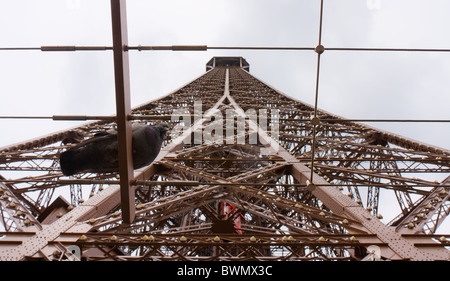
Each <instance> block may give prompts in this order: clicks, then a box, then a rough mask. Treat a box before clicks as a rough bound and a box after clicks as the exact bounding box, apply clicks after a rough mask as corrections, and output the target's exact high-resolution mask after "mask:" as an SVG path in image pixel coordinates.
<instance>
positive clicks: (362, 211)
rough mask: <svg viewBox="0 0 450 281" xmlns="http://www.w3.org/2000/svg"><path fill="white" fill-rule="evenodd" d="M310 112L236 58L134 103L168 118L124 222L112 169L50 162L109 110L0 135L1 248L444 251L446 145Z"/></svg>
mask: <svg viewBox="0 0 450 281" xmlns="http://www.w3.org/2000/svg"><path fill="white" fill-rule="evenodd" d="M199 101H201V108H200V110H199V108H198V102H199ZM180 109H182V110H180ZM218 113H221V114H218ZM263 113H269V114H267V115H266V114H263ZM312 115H314V108H313V107H312V106H309V105H307V104H304V103H302V102H301V101H297V100H295V99H292V98H290V97H288V96H286V95H284V94H282V93H280V92H278V91H277V90H275V89H273V88H271V87H270V86H268V85H266V84H265V83H264V82H262V81H260V80H258V79H257V78H255V77H253V76H252V75H251V74H250V73H249V72H247V71H246V70H244V69H243V68H240V67H237V66H228V67H227V66H215V67H213V68H212V69H210V70H208V71H207V72H206V73H205V74H204V75H202V76H201V77H199V78H198V79H196V80H194V81H193V82H191V83H189V84H187V85H185V86H184V87H182V88H180V89H179V90H177V91H175V92H173V93H171V94H169V95H167V96H164V97H162V98H160V99H157V100H155V101H152V102H150V103H148V104H146V105H143V106H140V107H139V108H135V109H134V110H133V111H132V119H133V120H134V121H133V122H148V123H157V122H160V120H164V122H167V123H168V124H169V125H170V127H171V128H172V132H171V134H169V135H168V137H167V139H166V141H165V143H164V146H163V148H162V151H161V153H160V155H159V156H158V158H157V159H156V161H155V162H154V163H152V164H151V165H150V166H148V167H146V168H142V169H140V170H137V171H135V181H134V183H133V184H134V186H133V188H135V205H136V217H135V220H134V221H133V223H131V224H125V223H123V221H122V218H121V215H120V214H121V205H120V196H119V189H120V188H119V186H118V177H119V176H118V174H114V173H105V174H91V173H85V174H79V175H77V176H72V177H65V176H63V175H62V173H61V172H60V170H59V163H58V159H59V153H60V152H62V151H63V150H65V149H67V148H68V147H70V146H71V145H73V144H74V143H78V142H80V141H82V140H83V139H86V138H89V137H90V136H92V135H94V134H95V133H98V132H99V131H103V130H107V129H110V128H114V127H115V122H114V121H112V120H104V121H97V122H92V123H88V124H86V125H84V126H81V127H77V128H74V129H71V130H67V131H63V132H59V133H56V134H53V135H50V136H46V137H42V138H38V139H35V140H31V141H29V142H25V143H22V144H18V145H13V146H10V147H6V148H3V149H2V150H1V151H0V170H1V174H2V179H1V183H0V188H1V189H0V196H1V197H0V218H1V222H2V225H3V232H2V233H1V238H0V241H1V242H2V243H1V244H0V259H2V260H24V259H48V260H63V259H74V258H75V259H76V257H74V256H73V255H72V254H71V252H70V251H69V250H68V249H70V247H71V246H76V247H79V249H81V259H82V260H363V259H371V258H373V257H374V253H371V252H368V251H367V249H368V248H370V247H377V249H379V250H380V251H379V254H380V255H379V256H380V258H381V259H386V260H448V259H449V258H450V254H449V253H450V252H449V251H448V249H447V247H448V246H449V244H447V238H448V237H449V236H448V235H436V234H435V233H436V230H437V228H438V227H439V225H440V224H441V223H442V222H443V221H444V219H445V218H446V217H447V215H448V214H449V212H450V204H449V196H450V195H449V194H450V193H449V186H448V181H449V180H448V176H449V168H450V164H449V163H450V162H449V157H450V156H449V155H450V152H449V151H446V150H444V149H440V148H437V147H433V146H430V145H426V144H421V143H418V142H416V141H412V140H408V139H406V138H403V137H401V136H397V135H394V134H391V133H387V132H384V131H380V130H377V129H375V128H371V127H368V126H366V125H362V124H358V123H355V122H351V121H348V120H345V119H343V118H341V117H338V116H334V115H332V114H330V113H327V112H323V111H320V110H319V111H318V112H317V117H318V119H319V122H316V121H317V120H313V119H312V118H311V116H312ZM217 116H222V117H223V119H220V118H217ZM175 117H177V118H175ZM239 118H240V119H239ZM156 120H158V121H156ZM242 120H244V122H240V121H242ZM261 121H265V122H261ZM230 126H231V128H232V130H231V132H232V133H231V134H227V132H230V131H229V128H230ZM180 128H182V130H180ZM205 136H209V138H207V137H205ZM211 139H213V141H211ZM383 216H385V217H384V218H383ZM370 249H373V248H370ZM377 254H378V253H377ZM377 257H378V256H377Z"/></svg>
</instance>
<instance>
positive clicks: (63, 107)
mask: <svg viewBox="0 0 450 281" xmlns="http://www.w3.org/2000/svg"><path fill="white" fill-rule="evenodd" d="M319 7H320V1H319V0H271V1H269V0H203V1H200V0H178V1H174V0H164V1H162V0H161V1H148V0H129V1H127V10H128V33H129V45H134V46H136V45H154V46H157V45H177V44H193V45H208V46H264V47H270V46H281V47H315V46H316V45H317V43H318V23H319ZM448 11H450V1H448V0H427V1H423V0H420V1H418V0H325V1H324V14H323V19H324V20H323V38H322V43H323V45H324V46H325V47H386V48H391V47H392V48H448V49H450V36H448V29H449V27H450V17H449V16H448ZM0 34H1V40H0V47H40V46H46V45H77V46H111V45H112V43H111V42H112V34H111V16H110V1H109V0H69V1H66V0H40V1H36V0H28V1H26V0H14V1H10V0H0ZM213 56H243V57H245V58H246V59H247V61H248V62H249V63H250V72H251V73H252V74H253V75H255V76H256V77H258V78H260V79H262V80H263V81H265V82H266V83H268V84H269V85H271V86H273V87H274V88H275V89H278V90H280V91H282V92H283V93H285V94H287V95H289V96H291V97H294V98H296V99H299V100H302V101H304V102H306V103H309V104H313V102H314V90H315V71H316V60H317V59H316V54H315V53H314V52H313V51H239V50H234V51H219V50H217V51H207V52H172V51H153V52H150V51H145V52H138V51H132V52H130V69H131V70H130V71H131V73H130V74H131V90H132V92H131V98H132V103H133V106H137V105H139V104H142V103H144V102H147V101H150V100H153V99H156V98H158V97H161V96H162V95H165V94H167V93H169V92H171V91H172V90H175V89H177V88H179V87H180V86H182V85H184V84H186V83H187V82H189V81H191V80H193V79H195V78H197V77H198V76H200V75H201V74H203V73H204V72H205V64H206V62H207V61H208V60H209V59H210V58H211V57H213ZM449 76H450V53H416V52H403V53H398V52H395V53H394V52H337V51H326V52H325V53H324V54H323V55H322V59H321V75H320V87H319V104H318V106H319V108H320V109H324V110H326V111H328V112H332V113H335V114H337V115H340V116H342V117H346V118H381V119H386V118H390V119H450V110H449V107H450V87H449V86H450V85H449V84H450V79H449ZM0 82H1V83H0V95H1V100H0V115H2V116H5V115H39V116H51V115H55V114H82V115H104V114H108V115H109V114H114V113H115V100H114V81H113V61H112V52H111V51H100V52H41V51H0ZM78 124H80V123H75V122H61V121H43V120H0V132H1V134H0V147H3V146H6V145H9V144H12V143H16V142H21V141H24V140H27V139H30V138H35V137H39V136H42V135H45V134H48V133H51V132H55V131H58V130H61V129H63V128H66V127H68V126H70V127H71V126H76V125H78ZM370 125H371V126H374V127H378V128H381V129H384V130H387V131H391V132H395V133H397V134H400V135H403V136H406V137H409V138H412V139H415V140H419V141H422V142H425V143H428V144H432V145H436V146H439V147H443V148H446V149H450V143H449V141H448V140H449V139H450V124H448V123H438V124H430V123H418V124H417V123H413V124H410V123H370Z"/></svg>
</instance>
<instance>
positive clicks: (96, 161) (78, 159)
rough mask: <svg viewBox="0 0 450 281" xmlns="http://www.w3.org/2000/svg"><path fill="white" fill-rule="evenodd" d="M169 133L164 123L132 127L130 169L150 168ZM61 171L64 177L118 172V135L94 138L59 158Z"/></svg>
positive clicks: (99, 134) (111, 134) (104, 133)
mask: <svg viewBox="0 0 450 281" xmlns="http://www.w3.org/2000/svg"><path fill="white" fill-rule="evenodd" d="M168 130H169V126H168V125H167V124H165V123H162V124H158V125H155V126H149V125H145V124H133V126H132V151H133V154H132V158H133V168H134V169H139V168H142V167H145V166H147V165H150V164H151V163H152V162H153V160H155V158H156V156H158V154H159V152H160V150H161V145H162V143H163V140H164V137H165V135H166V133H167V131H168ZM59 160H60V166H61V171H62V173H63V174H64V175H65V176H71V175H74V174H77V173H85V172H90V173H108V172H118V171H119V157H118V141H117V131H106V132H101V133H97V134H95V135H94V136H93V137H92V138H90V139H88V140H86V141H84V142H81V143H79V144H77V145H75V146H73V147H71V148H70V149H68V150H66V151H64V152H62V153H61V155H60V159H59Z"/></svg>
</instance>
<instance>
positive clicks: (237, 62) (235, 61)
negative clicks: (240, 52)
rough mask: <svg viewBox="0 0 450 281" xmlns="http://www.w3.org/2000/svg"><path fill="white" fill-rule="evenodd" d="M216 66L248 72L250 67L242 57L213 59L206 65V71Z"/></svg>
mask: <svg viewBox="0 0 450 281" xmlns="http://www.w3.org/2000/svg"><path fill="white" fill-rule="evenodd" d="M217 66H238V67H240V68H242V69H244V70H246V71H250V65H249V64H248V62H247V61H246V60H245V59H244V58H243V57H213V58H212V59H210V60H209V61H208V62H207V63H206V71H208V70H211V69H213V68H215V67H217Z"/></svg>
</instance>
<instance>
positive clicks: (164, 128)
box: [155, 123, 170, 137]
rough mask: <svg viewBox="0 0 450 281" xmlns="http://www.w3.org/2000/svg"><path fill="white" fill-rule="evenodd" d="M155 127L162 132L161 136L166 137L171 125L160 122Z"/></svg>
mask: <svg viewBox="0 0 450 281" xmlns="http://www.w3.org/2000/svg"><path fill="white" fill-rule="evenodd" d="M155 128H157V129H158V130H159V132H160V134H161V137H164V136H165V135H166V133H167V131H169V129H170V127H169V125H168V124H166V123H160V124H158V125H156V126H155Z"/></svg>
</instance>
